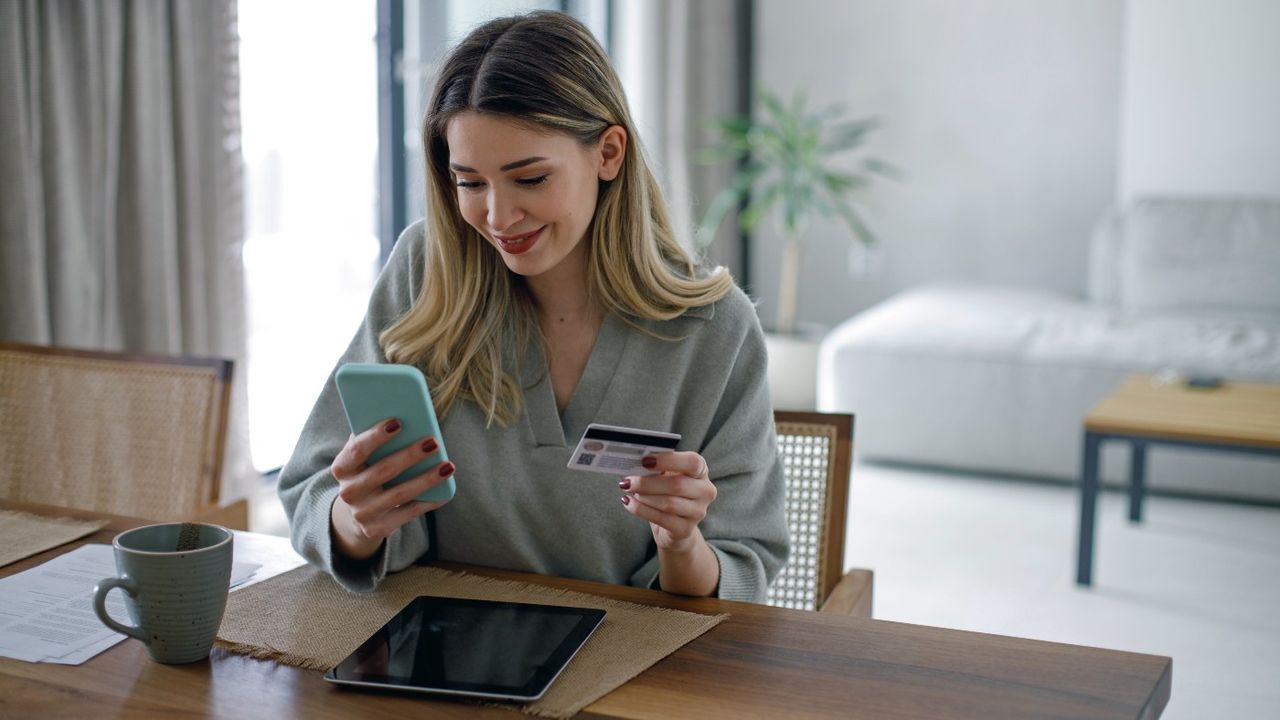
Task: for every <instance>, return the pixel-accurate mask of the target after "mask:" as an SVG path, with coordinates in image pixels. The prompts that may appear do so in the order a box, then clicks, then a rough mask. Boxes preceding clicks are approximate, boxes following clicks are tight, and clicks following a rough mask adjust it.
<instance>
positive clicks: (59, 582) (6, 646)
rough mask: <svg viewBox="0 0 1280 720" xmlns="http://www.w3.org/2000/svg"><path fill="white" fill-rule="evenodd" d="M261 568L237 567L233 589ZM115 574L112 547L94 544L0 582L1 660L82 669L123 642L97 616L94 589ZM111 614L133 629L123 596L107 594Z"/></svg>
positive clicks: (232, 568)
mask: <svg viewBox="0 0 1280 720" xmlns="http://www.w3.org/2000/svg"><path fill="white" fill-rule="evenodd" d="M259 567H262V566H261V565H258V564H255V563H240V562H236V563H232V567H231V587H235V586H236V585H239V584H240V583H242V582H244V581H245V580H247V579H249V576H251V575H253V572H254V571H255V570H257V569H258V568H259ZM115 574H116V560H115V555H114V553H113V551H112V548H111V546H110V545H99V544H89V545H82V546H80V547H78V548H76V549H75V550H72V551H71V552H68V553H66V554H64V555H59V556H58V557H56V558H54V559H52V560H50V561H49V562H47V563H44V564H43V565H39V566H37V567H34V568H31V569H30V570H26V571H24V572H20V573H18V574H16V575H11V576H9V577H6V578H0V657H11V658H15V659H18V660H25V661H27V662H53V663H61V664H64V665H79V664H80V663H83V662H85V661H86V660H88V659H89V658H91V657H93V656H94V655H97V654H98V653H100V652H102V651H104V650H107V649H108V648H110V647H111V646H113V645H115V644H116V643H118V642H120V641H121V640H124V639H125V636H124V635H121V634H119V633H117V632H114V631H112V630H108V629H107V627H106V626H105V625H103V624H102V622H101V621H100V620H98V616H97V615H95V614H94V612H93V587H94V586H95V585H97V584H98V582H99V581H100V580H103V579H104V578H109V577H115ZM107 611H108V612H109V613H110V614H111V617H113V618H115V619H116V620H118V621H119V622H121V623H123V624H126V625H132V624H133V623H132V622H130V620H129V613H128V611H127V610H126V609H125V605H124V592H123V591H113V592H111V593H108V594H107Z"/></svg>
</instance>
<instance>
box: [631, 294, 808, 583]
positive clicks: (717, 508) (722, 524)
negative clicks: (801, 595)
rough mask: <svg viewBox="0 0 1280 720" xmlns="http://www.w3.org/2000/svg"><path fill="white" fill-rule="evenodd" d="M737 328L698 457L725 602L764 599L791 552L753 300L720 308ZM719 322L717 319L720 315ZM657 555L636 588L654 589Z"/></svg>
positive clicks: (706, 525) (636, 577)
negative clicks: (706, 474)
mask: <svg viewBox="0 0 1280 720" xmlns="http://www.w3.org/2000/svg"><path fill="white" fill-rule="evenodd" d="M725 306H728V307H725ZM722 311H728V312H727V314H729V315H731V316H733V322H732V324H733V325H735V326H736V327H737V328H739V332H738V333H737V337H736V338H735V339H736V340H737V343H736V347H735V346H734V344H727V347H720V348H716V352H725V353H734V355H731V356H730V357H733V358H734V360H733V364H732V368H731V369H730V371H729V373H728V377H727V379H726V380H725V381H724V384H723V386H722V387H723V389H722V391H721V393H720V397H719V402H718V404H717V405H716V407H715V411H714V413H712V414H711V417H710V427H709V428H708V430H707V433H706V435H705V439H704V442H703V445H702V447H701V448H700V449H699V450H698V452H699V453H700V454H701V455H702V456H703V458H704V459H705V460H706V461H707V468H708V469H709V471H710V473H711V478H712V480H713V482H715V484H716V491H717V495H716V499H715V501H714V502H713V503H711V506H710V507H709V508H708V510H707V517H706V518H705V519H704V520H703V521H702V524H701V525H700V526H699V527H700V529H701V530H702V535H703V537H705V538H706V540H707V542H708V544H709V545H710V546H711V549H712V550H713V551H714V552H715V555H716V559H717V560H719V562H720V584H719V587H718V589H717V595H718V596H719V597H721V598H724V599H726V600H746V601H751V602H762V601H763V600H764V599H765V590H766V589H767V588H768V586H769V583H770V582H772V581H773V579H774V578H775V577H777V575H778V573H779V572H780V571H781V570H782V567H783V565H785V564H786V561H787V558H788V556H789V553H790V539H789V534H788V531H787V518H786V509H785V501H786V485H785V481H784V479H783V474H782V460H781V459H780V458H779V457H778V450H777V438H776V436H775V431H774V422H773V406H772V403H771V401H770V399H769V390H768V384H767V381H766V379H765V378H766V366H767V363H768V360H767V353H766V350H765V344H764V333H763V332H762V331H761V329H760V323H759V321H758V320H757V319H756V315H755V310H754V308H752V307H751V305H750V303H749V301H748V300H747V299H746V298H745V297H744V296H743V297H736V298H733V299H732V300H730V302H727V303H722V304H721V309H720V310H718V311H717V314H719V312H722ZM717 319H719V318H717ZM657 576H658V562H657V558H656V557H653V558H651V559H650V560H649V561H648V562H646V563H645V564H644V565H643V566H641V567H640V569H639V570H637V571H636V573H634V574H633V575H632V578H631V582H632V584H635V585H641V586H647V587H657Z"/></svg>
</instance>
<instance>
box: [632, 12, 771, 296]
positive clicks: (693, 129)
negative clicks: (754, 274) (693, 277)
mask: <svg viewBox="0 0 1280 720" xmlns="http://www.w3.org/2000/svg"><path fill="white" fill-rule="evenodd" d="M749 5H750V0H696V1H692V0H616V2H615V3H614V6H613V8H614V10H613V11H614V18H613V23H614V33H613V37H614V43H615V45H614V49H613V57H614V62H615V64H616V65H617V67H618V72H619V75H620V76H621V78H622V83H623V85H624V86H625V88H626V91H627V99H628V101H629V103H630V105H631V111H632V114H633V115H634V116H635V120H636V123H637V124H638V125H639V126H640V137H641V140H642V141H643V143H644V146H645V150H646V152H647V154H648V157H649V159H650V160H651V161H652V163H653V165H654V171H655V172H656V173H657V175H658V179H659V181H660V182H661V183H662V186H663V190H664V191H665V192H666V196H667V200H668V202H669V203H670V205H671V216H672V223H673V224H674V225H675V231H676V234H677V237H679V238H680V241H681V243H682V244H684V245H685V246H686V247H691V246H692V245H693V237H694V230H695V228H696V227H697V225H698V223H699V221H700V220H701V219H702V216H703V214H704V213H705V212H706V208H707V205H708V204H709V203H710V202H711V201H712V199H713V198H715V196H716V193H718V192H719V191H720V189H721V188H723V187H725V186H726V185H728V183H729V178H730V176H731V175H732V171H733V168H731V167H729V166H727V165H725V164H723V163H722V164H720V165H716V166H708V165H704V164H702V163H699V162H698V159H697V158H698V153H699V151H700V150H702V149H703V148H706V147H708V146H709V145H710V144H712V143H713V142H714V139H715V135H714V133H713V132H712V131H711V130H710V125H711V123H712V122H713V121H714V120H716V119H718V118H724V117H729V116H733V115H737V114H738V113H739V107H740V105H741V96H742V94H743V93H742V92H741V91H740V88H739V86H740V84H741V82H740V76H741V74H742V73H743V72H745V71H747V70H748V69H749V68H744V67H742V58H743V56H744V55H745V53H744V48H743V44H744V43H747V42H748V39H747V38H744V37H742V36H741V35H742V33H741V30H740V25H741V20H742V19H743V18H744V17H745V14H746V13H748V12H749V11H748V7H749ZM736 223H737V217H736V215H735V214H730V216H729V217H727V218H726V219H725V222H724V223H723V224H722V225H721V227H720V229H719V231H718V232H717V233H716V235H715V239H714V241H713V242H712V243H711V244H710V245H709V246H708V247H707V255H708V256H709V257H710V258H711V260H713V261H714V262H716V263H718V264H721V265H724V266H726V267H728V268H729V269H730V270H731V271H732V272H733V273H734V274H735V275H740V273H741V267H742V265H741V263H742V258H741V257H740V251H739V243H738V231H737V224H736Z"/></svg>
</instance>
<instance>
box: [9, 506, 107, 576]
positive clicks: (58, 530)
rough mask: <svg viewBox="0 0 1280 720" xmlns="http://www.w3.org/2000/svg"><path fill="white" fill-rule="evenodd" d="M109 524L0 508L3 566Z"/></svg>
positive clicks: (76, 538)
mask: <svg viewBox="0 0 1280 720" xmlns="http://www.w3.org/2000/svg"><path fill="white" fill-rule="evenodd" d="M106 524H107V521H106V520H72V519H71V518H54V517H43V516H40V515H32V514H31V513H24V512H18V511H16V510H0V567H4V566H5V565H8V564H9V563H13V562H18V561H19V560H21V559H23V558H26V557H31V556H32V555H35V554H36V553H42V552H44V551H45V550H48V549H50V548H56V547H58V546H59V545H62V544H63V543H69V542H71V541H72V540H78V539H80V538H82V537H84V536H85V535H88V534H90V533H92V532H95V531H97V530H98V529H99V528H101V527H103V526H105V525H106Z"/></svg>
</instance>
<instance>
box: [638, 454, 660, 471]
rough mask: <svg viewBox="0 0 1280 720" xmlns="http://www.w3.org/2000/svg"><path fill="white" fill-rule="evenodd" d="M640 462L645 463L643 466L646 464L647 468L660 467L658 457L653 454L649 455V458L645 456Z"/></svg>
mask: <svg viewBox="0 0 1280 720" xmlns="http://www.w3.org/2000/svg"><path fill="white" fill-rule="evenodd" d="M640 464H641V465H643V466H645V467H646V468H648V469H650V470H652V469H654V468H656V467H658V458H656V457H653V456H652V455H651V456H649V457H647V458H645V459H643V460H641V461H640Z"/></svg>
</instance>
